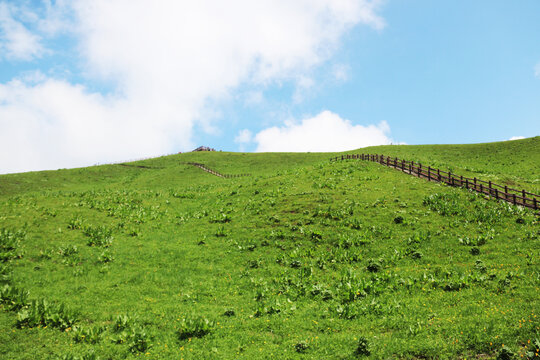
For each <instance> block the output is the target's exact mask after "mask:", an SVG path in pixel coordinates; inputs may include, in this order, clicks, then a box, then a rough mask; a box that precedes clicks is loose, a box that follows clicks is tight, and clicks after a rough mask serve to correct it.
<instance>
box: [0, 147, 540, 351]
mask: <svg viewBox="0 0 540 360" xmlns="http://www.w3.org/2000/svg"><path fill="white" fill-rule="evenodd" d="M522 142H523V144H528V145H526V146H522V147H520V150H519V151H517V150H515V149H514V151H513V152H512V151H510V150H505V151H502V152H501V153H500V156H501V157H503V158H504V160H503V159H499V158H498V157H497V156H495V155H490V156H495V159H494V160H493V161H494V162H495V163H497V164H500V166H498V167H496V168H495V169H494V170H493V173H489V172H485V173H483V176H494V177H496V178H497V179H502V178H503V177H505V176H507V177H508V178H509V179H514V181H519V182H518V183H519V184H524V186H525V185H535V184H536V183H537V179H538V175H539V174H538V172H537V171H536V170H535V166H530V165H524V166H525V167H522V165H520V164H519V163H520V161H521V160H522V159H523V158H526V157H527V155H526V153H527V152H528V151H529V154H528V158H529V159H536V157H537V156H538V153H537V152H536V151H535V149H536V148H535V146H537V145H538V138H535V139H533V140H531V139H526V140H522ZM529 143H531V144H532V146H531V144H529ZM516 144H519V141H516V142H512V144H511V146H517V145H516ZM475 146H476V147H475V148H474V149H469V150H463V149H462V152H461V153H460V154H461V155H460V156H459V162H458V164H459V166H461V167H462V169H463V170H465V167H466V166H469V167H470V168H474V169H476V171H478V169H483V170H482V171H487V170H486V169H487V168H486V167H484V163H483V160H482V161H476V160H475V156H477V155H478V154H481V153H484V152H485V153H486V154H487V153H490V154H493V152H494V151H493V149H492V148H490V147H492V146H494V145H492V144H487V145H485V146H482V145H475ZM500 146H502V147H505V146H507V144H499V145H497V147H500ZM465 147H467V146H465ZM485 147H487V148H488V149H487V150H486V148H485ZM434 149H436V150H434ZM447 150H448V152H449V154H446V153H445V152H446V151H447ZM367 151H371V152H377V153H384V154H387V155H398V156H403V157H404V158H411V157H413V160H414V159H415V158H416V159H418V160H421V161H422V162H424V161H425V162H430V161H433V162H437V161H440V162H441V163H442V162H443V161H444V160H445V159H450V158H452V159H455V158H456V154H457V153H456V152H455V151H457V150H452V149H451V148H448V149H445V148H444V147H410V148H408V147H401V146H399V147H398V146H392V147H383V148H376V149H368V150H367ZM392 151H395V153H392ZM453 151H454V152H453ZM362 152H366V149H362ZM511 153H513V154H515V159H512V158H511V157H510V155H509V154H511ZM332 155H334V154H235V153H189V154H180V155H173V156H168V157H162V158H157V159H151V160H145V161H141V162H136V163H129V164H124V165H107V166H99V167H92V168H86V169H73V170H60V171H56V172H54V171H53V172H42V173H30V174H14V175H7V176H0V184H1V185H0V191H1V194H2V195H0V254H1V259H0V260H1V261H2V262H1V263H0V265H1V267H0V281H1V283H2V285H0V289H1V291H0V307H1V308H2V309H3V310H2V311H0V344H2V346H0V358H9V359H27V358H51V359H57V358H59V359H75V358H77V359H83V358H84V359H90V358H92V356H93V357H96V358H97V357H99V358H101V359H119V358H135V357H138V356H144V357H147V358H152V359H172V358H184V359H210V358H211V359H243V358H251V359H254V358H255V359H276V358H279V359H297V358H298V359H301V358H313V359H321V358H333V359H352V358H362V357H370V358H373V359H381V358H404V359H418V358H438V359H456V358H470V357H477V358H482V359H488V358H495V357H497V356H498V355H500V356H502V355H501V354H504V353H506V354H510V353H513V354H515V355H516V356H518V357H519V356H520V355H523V356H524V357H527V356H530V358H534V356H536V355H534V354H535V351H536V346H540V341H539V339H540V332H539V326H540V323H539V321H538V317H537V315H538V314H537V313H538V308H539V305H540V303H539V301H538V299H539V298H540V291H539V288H540V262H539V259H540V256H539V255H540V240H539V235H540V231H539V227H538V218H537V217H536V216H535V215H534V213H533V212H532V211H530V210H526V209H521V208H518V207H514V206H511V205H509V204H505V203H497V202H494V201H489V200H486V199H484V198H483V197H481V196H478V195H475V194H473V193H468V192H466V191H464V190H462V189H455V188H450V187H447V186H444V185H440V184H437V183H430V182H426V181H425V180H422V179H418V178H415V177H412V176H408V175H406V174H403V173H401V172H399V171H395V170H392V169H389V168H386V167H383V166H380V165H379V164H376V163H371V162H361V161H345V162H337V163H330V162H329V161H328V159H329V157H330V156H332ZM334 156H335V155H334ZM188 162H200V163H204V164H206V165H207V166H209V167H210V168H213V169H215V170H217V171H219V172H221V173H227V174H240V173H251V174H252V175H251V176H250V177H240V178H233V179H223V178H218V177H216V176H213V175H210V174H208V173H206V172H204V171H202V170H200V169H198V168H196V167H194V166H191V165H187V163H188ZM537 164H538V163H536V165H537ZM434 165H436V164H434ZM503 165H504V166H503ZM507 165H510V166H507ZM533 165H534V164H533ZM455 166H457V165H455ZM523 169H526V170H527V171H526V172H527V175H524V174H523V173H522V172H524V171H522V170H523ZM455 171H456V172H458V171H457V170H455ZM514 171H515V172H514ZM535 172H536V173H535ZM535 179H536V180H535ZM26 291H28V292H29V294H28V295H25V292H26ZM32 300H34V301H33V302H32ZM60 304H63V305H64V307H60ZM36 344H39V346H36ZM531 351H532V353H531ZM531 354H532V355H531Z"/></svg>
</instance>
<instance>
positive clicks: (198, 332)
mask: <svg viewBox="0 0 540 360" xmlns="http://www.w3.org/2000/svg"><path fill="white" fill-rule="evenodd" d="M214 326H215V322H214V321H211V320H208V319H207V318H204V317H188V318H184V319H182V322H181V323H180V328H178V330H177V331H176V335H177V337H178V339H179V340H185V339H189V338H193V337H203V336H205V335H206V334H209V333H210V332H211V331H212V329H213V328H214Z"/></svg>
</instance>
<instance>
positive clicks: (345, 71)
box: [332, 64, 350, 82]
mask: <svg viewBox="0 0 540 360" xmlns="http://www.w3.org/2000/svg"><path fill="white" fill-rule="evenodd" d="M349 72H350V69H349V66H348V65H345V64H336V65H334V66H333V68H332V75H333V76H334V79H335V80H337V81H342V82H344V81H347V80H349Z"/></svg>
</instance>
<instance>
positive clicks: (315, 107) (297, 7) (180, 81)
mask: <svg viewBox="0 0 540 360" xmlns="http://www.w3.org/2000/svg"><path fill="white" fill-rule="evenodd" d="M538 135H540V1H536V0H522V1H519V2H514V1H505V0H478V1H465V0H457V1H456V0H451V1H450V0H440V1H431V0H407V1H404V0H257V1H251V0H229V1H226V2H225V1H218V0H196V1H178V0H160V1H153V0H56V1H53V0H40V1H38V0H17V1H10V0H8V1H6V0H0V173H13V172H24V171H34V170H45V169H58V168H71V167H81V166H89V165H94V164H102V163H112V162H119V161H128V160H134V159H140V158H147V157H153V156H160V155H165V154H171V153H178V152H185V151H190V150H192V149H194V148H196V147H198V146H200V145H205V146H210V147H212V148H215V149H218V150H223V151H247V152H261V151H262V152H267V151H270V152H273V151H312V152H315V151H342V150H352V149H358V148H361V147H365V146H371V145H382V144H449V143H451V144H461V143H479V142H492V141H502V140H511V139H512V140H513V139H519V138H523V137H532V136H538Z"/></svg>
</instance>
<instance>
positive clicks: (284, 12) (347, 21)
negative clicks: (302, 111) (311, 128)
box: [0, 0, 384, 172]
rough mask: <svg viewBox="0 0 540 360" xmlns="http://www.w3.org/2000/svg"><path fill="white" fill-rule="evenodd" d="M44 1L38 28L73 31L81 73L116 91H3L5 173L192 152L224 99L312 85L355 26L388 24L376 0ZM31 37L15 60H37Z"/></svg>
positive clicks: (37, 85) (24, 86)
mask: <svg viewBox="0 0 540 360" xmlns="http://www.w3.org/2000/svg"><path fill="white" fill-rule="evenodd" d="M45 4H46V15H45V16H43V18H42V19H41V20H37V23H38V28H40V29H41V30H42V35H43V36H46V35H47V34H48V35H51V34H55V33H58V32H61V31H69V33H70V34H71V35H73V36H74V37H75V38H76V39H77V41H78V45H77V49H76V50H77V52H78V53H80V55H81V61H82V63H83V65H84V69H85V71H84V76H87V77H89V78H90V79H91V80H92V81H96V80H97V81H101V82H103V83H105V84H106V85H107V86H109V87H111V88H113V89H114V90H115V91H114V92H113V94H112V95H103V94H99V93H92V92H90V91H88V90H87V88H85V87H84V86H82V85H77V84H70V83H68V82H65V81H59V80H55V79H51V78H45V79H38V80H32V81H30V80H29V79H24V80H15V81H12V82H10V83H6V84H0V130H1V131H0V133H1V134H2V135H0V136H1V137H2V139H1V140H2V141H1V142H0V154H1V155H0V172H9V171H23V170H36V169H46V168H55V167H70V166H79V165H86V164H88V163H95V162H103V161H107V160H118V159H122V158H125V157H133V156H135V157H136V156H146V155H151V154H156V153H158V152H172V151H178V150H187V149H189V148H191V147H192V146H193V144H192V142H191V139H192V136H191V135H192V129H193V127H194V126H195V125H200V126H201V128H203V129H206V130H207V131H212V129H215V127H214V126H213V125H212V124H210V122H209V121H208V120H207V119H205V117H206V116H207V115H208V114H213V113H217V114H218V113H219V111H214V109H212V107H211V106H210V107H209V106H208V104H212V103H215V102H214V101H213V100H218V101H219V100H220V99H228V98H229V97H230V96H231V95H232V94H231V93H232V92H233V91H234V90H235V89H237V88H238V87H239V86H240V85H243V84H247V85H251V86H252V85H255V87H261V86H262V87H265V86H268V85H269V84H275V83H277V82H281V81H294V82H298V81H301V79H304V78H309V74H310V73H311V70H312V69H313V68H314V67H316V66H318V65H320V64H322V63H323V62H324V61H326V60H328V59H329V58H330V57H331V56H332V54H333V53H334V50H335V49H336V48H337V47H338V46H339V42H340V38H341V37H342V35H343V34H344V33H345V32H347V31H348V30H349V29H350V28H352V27H353V26H356V25H357V24H360V23H361V24H365V25H367V26H370V27H372V28H374V29H382V28H383V27H384V21H383V19H382V18H380V17H379V16H378V15H377V13H376V11H377V7H378V4H379V1H367V0H299V1H294V2H292V1H289V0H259V1H250V0H231V1H227V2H223V1H218V0H201V1H191V2H188V1H180V2H179V1H176V0H161V1H153V0H74V1H56V2H55V3H54V4H55V5H51V4H52V2H50V1H46V2H45ZM3 6H4V8H6V5H3ZM4 13H6V10H4ZM68 13H69V14H70V15H69V16H68V15H66V14H68ZM4 15H5V14H4ZM4 19H8V20H6V21H8V22H9V23H10V24H13V23H12V22H11V21H12V20H13V19H12V18H11V17H8V16H4ZM10 19H11V20H10ZM18 24H19V25H20V26H19V25H16V26H15V27H16V28H17V27H18V29H19V30H21V29H23V30H21V32H22V33H24V34H26V35H28V33H27V32H25V31H24V30H25V28H24V26H23V25H22V24H20V23H18ZM70 26H71V27H70ZM51 36H52V35H51ZM23 38H24V36H23ZM25 39H26V40H24V41H19V42H17V44H18V46H21V48H20V49H19V50H13V51H14V52H13V51H12V53H13V54H15V53H17V54H19V56H22V55H23V54H26V55H27V56H30V57H32V56H39V54H40V51H42V50H40V48H39V46H38V44H39V42H38V41H39V37H37V35H32V34H30V35H28V36H26V38H25ZM6 44H11V42H7V43H6ZM25 44H26V45H25ZM4 46H5V45H4ZM25 49H27V50H25ZM28 49H34V51H33V52H32V51H30V50H28ZM4 154H9V156H8V155H4ZM12 154H14V155H12ZM15 159H16V160H15Z"/></svg>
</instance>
